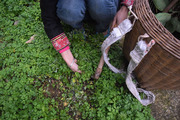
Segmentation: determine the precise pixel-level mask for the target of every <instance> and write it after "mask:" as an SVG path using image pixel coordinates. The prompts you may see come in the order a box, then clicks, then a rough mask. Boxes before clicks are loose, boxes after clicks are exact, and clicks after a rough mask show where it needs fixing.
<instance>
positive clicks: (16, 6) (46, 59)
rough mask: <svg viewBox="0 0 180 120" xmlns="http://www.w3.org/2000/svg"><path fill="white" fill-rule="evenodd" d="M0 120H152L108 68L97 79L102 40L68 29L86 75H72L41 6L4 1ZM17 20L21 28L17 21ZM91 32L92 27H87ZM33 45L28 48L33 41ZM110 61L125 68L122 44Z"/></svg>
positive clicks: (0, 5) (28, 0) (26, 0)
mask: <svg viewBox="0 0 180 120" xmlns="http://www.w3.org/2000/svg"><path fill="white" fill-rule="evenodd" d="M0 18H1V19H0V119H1V120H3V119H8V120H11V119H34V120H37V119H45V120H50V119H61V120H71V119H76V118H78V119H98V120H103V119H105V120H106V119H107V120H116V119H117V120H150V119H153V117H152V116H151V114H150V108H149V107H144V106H142V105H141V104H140V103H139V102H138V101H137V100H136V99H135V98H134V97H133V96H132V95H131V93H130V92H129V91H128V90H127V88H126V86H125V85H124V82H125V80H124V78H123V75H121V74H115V73H113V72H111V71H110V70H109V68H108V67H107V66H106V65H105V66H104V68H103V72H102V75H101V77H100V78H99V79H98V80H94V79H93V78H92V75H93V74H94V72H95V70H96V67H97V65H98V62H99V59H100V56H101V51H100V46H101V44H102V42H103V40H104V38H103V36H102V35H97V34H93V32H92V30H89V29H86V31H87V37H88V38H87V40H84V37H83V34H82V33H77V34H73V32H72V31H70V29H69V28H67V27H65V32H66V34H67V36H68V38H69V40H70V42H71V50H72V52H73V55H74V56H75V58H77V60H78V64H79V68H80V69H81V70H82V71H83V74H79V73H73V72H71V70H70V69H69V68H68V66H67V65H66V64H65V62H64V61H63V59H62V58H61V55H60V54H59V53H57V52H56V51H55V50H54V48H53V46H52V44H51V42H50V40H49V39H48V38H47V36H46V34H45V32H44V29H43V24H42V20H41V16H40V7H39V2H38V1H32V0H21V1H16V0H6V1H5V0H0ZM15 21H18V24H17V25H14V22H15ZM89 27H90V26H89ZM33 35H36V36H35V38H34V40H33V41H32V42H31V43H29V44H26V43H25V42H26V41H27V40H29V39H30V37H31V36H33ZM109 57H110V59H112V60H111V62H113V64H114V65H115V66H121V65H122V64H123V55H122V51H121V49H120V47H119V44H116V45H113V46H112V49H111V50H110V53H109Z"/></svg>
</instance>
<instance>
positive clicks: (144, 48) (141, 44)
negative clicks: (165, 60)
mask: <svg viewBox="0 0 180 120" xmlns="http://www.w3.org/2000/svg"><path fill="white" fill-rule="evenodd" d="M145 37H149V36H148V35H147V34H145V35H143V36H140V37H139V38H138V42H137V45H136V46H135V48H134V49H133V50H132V51H131V52H130V57H131V60H130V62H129V65H128V69H127V76H126V85H127V87H128V89H129V91H130V92H131V93H132V94H133V95H134V96H135V97H136V98H137V99H138V100H139V101H140V103H141V104H142V105H144V106H147V105H149V104H151V103H153V102H154V101H155V96H154V94H153V93H152V92H150V91H146V90H143V89H141V88H136V85H135V83H134V82H133V81H132V77H131V73H132V72H133V70H135V68H136V67H137V66H138V65H139V63H140V62H141V60H142V59H143V58H144V56H145V55H146V54H147V53H148V52H149V50H150V49H151V47H152V46H153V45H154V44H155V41H154V40H151V41H150V43H149V44H148V45H147V44H146V42H145V41H143V40H142V39H143V38H145ZM139 92H143V93H144V94H145V95H146V96H147V97H146V99H141V97H140V95H139Z"/></svg>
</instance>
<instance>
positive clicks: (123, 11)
mask: <svg viewBox="0 0 180 120" xmlns="http://www.w3.org/2000/svg"><path fill="white" fill-rule="evenodd" d="M133 3H134V0H123V1H122V2H121V5H122V6H121V8H120V9H119V11H118V12H117V13H116V15H115V17H114V20H113V22H112V26H111V29H113V27H115V26H116V25H119V24H120V23H121V22H122V21H123V20H125V19H126V18H127V16H128V11H129V10H128V8H127V7H128V6H131V5H133Z"/></svg>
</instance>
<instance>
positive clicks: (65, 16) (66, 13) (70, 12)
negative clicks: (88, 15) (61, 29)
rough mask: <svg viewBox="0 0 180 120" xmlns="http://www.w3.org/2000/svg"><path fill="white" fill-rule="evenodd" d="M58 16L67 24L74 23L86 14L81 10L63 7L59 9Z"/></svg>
mask: <svg viewBox="0 0 180 120" xmlns="http://www.w3.org/2000/svg"><path fill="white" fill-rule="evenodd" d="M57 16H58V17H59V18H60V19H61V20H62V21H63V22H65V23H66V24H69V25H73V24H76V23H79V22H81V21H82V20H83V18H84V16H83V15H82V13H81V12H80V10H76V9H69V8H61V9H57Z"/></svg>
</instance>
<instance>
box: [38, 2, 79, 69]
mask: <svg viewBox="0 0 180 120" xmlns="http://www.w3.org/2000/svg"><path fill="white" fill-rule="evenodd" d="M57 2H58V0H40V8H41V17H42V21H43V24H44V29H45V31H46V34H47V36H48V37H49V39H51V42H52V44H53V46H54V48H55V49H56V51H58V52H59V53H60V54H61V55H62V57H63V59H64V60H65V62H66V63H67V65H68V66H69V67H70V69H71V70H72V71H74V72H81V71H80V70H78V65H77V64H76V62H77V60H74V57H73V55H72V53H71V51H70V49H69V44H70V42H69V40H68V38H67V36H66V35H65V33H64V32H63V29H62V25H61V23H60V19H59V18H58V16H57V15H56V10H57V7H56V5H57Z"/></svg>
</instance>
